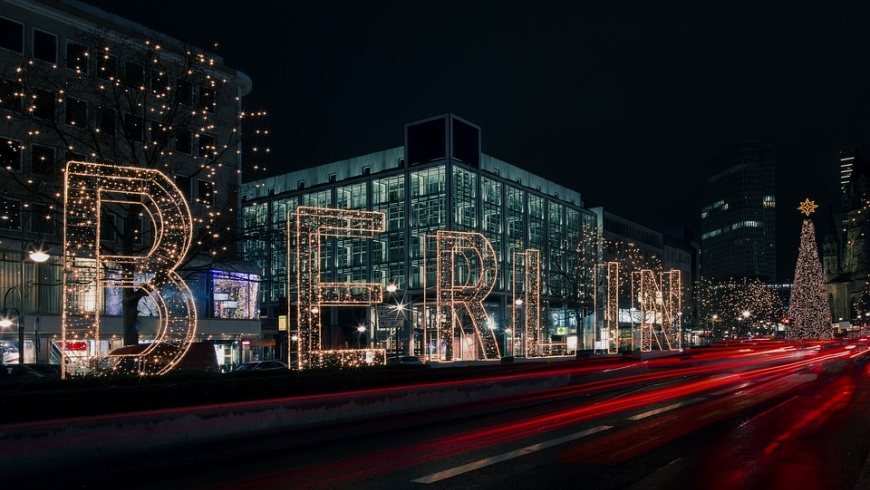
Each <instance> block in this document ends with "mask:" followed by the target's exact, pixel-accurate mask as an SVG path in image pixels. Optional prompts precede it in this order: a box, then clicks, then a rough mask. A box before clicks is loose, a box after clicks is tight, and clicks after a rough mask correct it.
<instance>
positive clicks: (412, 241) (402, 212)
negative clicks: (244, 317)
mask: <svg viewBox="0 0 870 490" xmlns="http://www.w3.org/2000/svg"><path fill="white" fill-rule="evenodd" d="M242 205H243V227H244V228H245V231H246V233H245V235H246V236H247V237H248V240H247V241H246V242H245V244H244V248H245V253H246V256H247V257H248V259H249V260H250V261H251V262H252V263H254V264H255V265H257V266H259V267H260V268H261V270H262V280H263V282H262V286H261V288H260V295H261V297H260V304H261V316H262V318H263V319H264V323H263V331H264V333H266V332H269V331H272V330H275V331H276V332H281V331H286V330H287V329H288V328H289V330H290V331H292V323H293V321H294V320H293V311H292V308H293V307H292V304H293V298H294V296H293V295H294V292H293V291H292V289H291V288H290V287H289V286H288V281H290V280H292V271H290V270H288V267H294V264H292V263H291V262H289V261H288V236H287V219H288V213H290V212H292V211H293V209H295V208H296V207H297V206H318V207H329V208H341V209H354V210H366V211H379V212H382V213H384V215H385V218H386V220H385V221H386V232H384V233H380V234H378V235H376V236H375V237H374V238H373V239H371V240H360V239H344V238H340V237H336V238H329V239H326V240H324V244H323V246H322V249H321V251H320V260H321V273H322V274H323V276H324V277H323V280H324V281H330V282H337V281H340V282H380V283H382V284H384V285H387V284H395V285H397V287H398V288H399V289H398V291H397V292H396V293H394V294H392V295H389V296H390V297H388V298H386V300H385V302H386V303H390V302H399V303H402V304H404V305H408V306H409V307H410V308H408V310H407V311H408V312H410V313H409V314H408V315H407V316H406V317H405V318H403V321H402V322H399V323H401V325H398V324H396V325H394V323H395V322H390V321H389V318H388V316H389V312H390V311H395V310H396V309H395V308H393V309H389V308H386V309H385V308H362V309H360V308H357V309H354V308H332V309H330V310H331V311H329V312H325V314H324V315H323V317H322V318H323V325H322V328H323V336H324V339H323V345H324V347H327V346H331V347H337V348H347V347H353V346H355V345H358V344H357V342H363V343H364V344H365V345H370V346H379V347H384V348H387V349H392V348H397V350H398V349H401V350H403V351H404V352H407V353H409V354H417V355H423V354H428V353H430V352H427V351H429V350H434V349H435V348H436V347H435V346H434V345H428V344H427V342H431V340H425V339H432V338H433V337H431V336H427V335H426V332H424V331H423V328H424V325H427V322H425V321H423V315H424V314H432V313H431V312H430V311H429V309H428V308H425V307H424V305H423V298H424V288H427V287H428V288H430V289H431V288H433V287H434V285H435V284H436V263H437V262H436V260H435V259H434V252H435V250H434V248H435V247H434V245H433V243H434V242H433V235H434V234H435V233H436V232H437V231H439V230H450V231H458V232H477V233H481V234H482V235H483V236H485V237H486V239H487V240H488V241H489V242H490V243H491V244H492V247H493V249H494V251H495V254H496V257H497V263H498V271H497V279H496V283H495V286H494V288H493V291H492V292H491V293H490V295H489V297H488V298H487V299H486V300H485V302H484V306H485V308H486V309H487V311H488V313H489V318H490V321H491V323H492V324H491V326H490V328H492V329H494V331H495V332H496V337H497V338H498V340H499V342H501V343H502V345H503V346H502V352H503V353H506V354H508V355H510V354H512V353H513V351H514V345H513V344H514V342H515V341H516V339H518V338H519V337H518V336H517V335H512V333H511V332H512V326H513V325H512V320H511V319H512V315H513V313H514V312H513V311H512V308H513V307H514V304H513V299H512V298H513V291H512V289H511V288H512V287H513V284H514V282H513V277H512V271H513V261H514V254H515V253H522V252H524V251H525V250H527V249H537V250H540V251H541V262H542V270H541V277H542V280H541V295H542V296H541V299H542V305H543V310H544V311H543V312H542V319H543V329H544V331H545V332H546V335H547V337H546V338H547V341H548V342H552V343H553V345H564V344H565V343H567V341H568V338H569V337H572V336H574V337H575V338H576V335H577V328H578V324H579V318H578V316H579V314H580V311H581V309H580V307H579V302H578V300H579V298H578V296H579V293H578V291H579V287H578V285H577V283H576V282H577V281H576V280H575V279H576V277H575V273H576V272H575V271H576V269H577V261H578V252H577V247H578V244H579V243H580V241H581V239H582V231H581V230H583V229H591V228H594V227H595V223H596V217H595V214H594V213H591V212H590V211H588V210H587V209H585V208H584V205H583V201H582V200H581V197H580V194H579V193H578V192H576V191H573V190H569V189H567V188H565V187H563V186H561V185H558V184H556V183H553V182H550V181H547V180H545V179H543V178H541V177H538V176H536V175H534V174H532V173H529V172H527V171H525V170H522V169H520V168H518V167H515V166H513V165H510V164H508V163H506V162H503V161H500V160H498V159H496V158H493V157H491V156H489V155H485V154H483V153H481V152H480V128H478V127H477V126H475V125H473V124H471V123H469V122H467V121H465V120H462V119H461V118H459V117H456V116H454V115H452V114H446V115H442V116H437V117H433V118H430V119H426V120H423V121H419V122H415V123H411V124H408V125H406V126H405V144H404V146H402V147H398V148H392V149H388V150H384V151H381V152H377V153H372V154H369V155H364V156H360V157H356V158H352V159H349V160H345V161H341V162H335V163H330V164H325V165H321V166H318V167H314V168H310V169H305V170H300V171H296V172H292V173H288V174H284V175H279V176H275V177H271V178H266V179H262V180H257V181H252V182H248V183H246V184H243V188H242ZM584 227H585V228H584ZM288 305H289V307H288ZM377 311H381V314H378V313H377ZM432 324H434V322H432V323H429V325H432ZM360 326H363V327H364V329H360V328H359V327H360ZM385 327H386V328H385ZM391 329H392V330H391ZM396 329H398V330H396ZM361 330H364V332H362V331H361ZM514 333H517V332H514ZM291 341H292V336H291ZM560 348H562V347H560ZM474 356H475V354H474V353H473V352H467V353H460V354H459V358H465V359H468V358H473V357H474Z"/></svg>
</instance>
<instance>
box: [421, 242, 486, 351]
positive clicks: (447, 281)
mask: <svg viewBox="0 0 870 490" xmlns="http://www.w3.org/2000/svg"><path fill="white" fill-rule="evenodd" d="M435 242H436V253H437V271H438V272H437V274H438V285H437V293H436V295H437V299H436V301H437V305H436V308H437V310H438V313H439V316H441V318H443V319H444V320H445V321H444V322H442V323H439V325H438V330H439V331H438V338H439V339H440V341H441V342H442V343H443V345H445V346H446V348H447V352H446V360H448V361H450V360H453V337H454V328H458V329H459V330H460V335H462V336H463V337H464V335H465V333H466V332H467V330H469V329H470V330H471V332H473V333H475V334H476V335H474V337H475V338H477V340H478V343H479V347H480V348H481V350H482V351H483V358H484V359H498V358H499V357H500V355H499V348H498V342H496V338H495V333H494V332H493V330H492V329H491V328H489V326H488V322H487V320H488V315H487V313H486V309H485V308H484V306H483V300H484V298H486V297H487V295H489V293H490V292H491V291H492V288H493V286H495V281H496V277H497V274H498V269H497V267H496V265H497V262H496V255H495V251H494V250H493V248H492V245H491V244H490V243H489V240H487V239H486V237H484V236H483V235H482V234H480V233H470V232H458V231H437V232H436V233H435Z"/></svg>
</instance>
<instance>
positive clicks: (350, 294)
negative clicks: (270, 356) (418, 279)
mask: <svg viewBox="0 0 870 490" xmlns="http://www.w3.org/2000/svg"><path fill="white" fill-rule="evenodd" d="M287 229H288V230H293V231H292V233H288V239H289V243H288V247H287V249H288V250H294V254H293V255H290V256H289V257H288V259H289V263H288V270H290V271H293V272H294V273H295V276H296V278H295V279H296V289H297V291H298V293H297V294H298V297H297V308H296V315H297V329H298V331H297V337H298V341H297V342H296V343H295V344H296V349H297V354H298V357H297V358H298V359H299V363H298V368H299V369H306V368H308V367H312V366H324V365H330V364H332V363H333V362H338V363H339V364H342V362H343V361H342V359H358V356H360V355H364V354H361V353H360V352H361V351H360V350H359V349H357V350H356V351H355V353H348V354H347V355H345V354H341V355H339V354H337V352H340V351H323V350H322V349H321V345H320V339H321V327H320V316H321V313H322V310H323V306H348V305H350V306H363V305H372V304H377V303H380V302H382V301H383V289H382V287H381V284H380V283H361V282H324V281H322V276H321V267H320V264H321V253H320V250H321V243H322V238H323V237H325V236H333V237H342V238H347V237H354V236H355V237H368V238H371V237H373V236H375V235H376V234H378V233H383V232H384V231H386V220H385V216H384V213H381V212H378V211H358V210H352V209H332V208H320V207H312V206H300V207H297V208H296V209H295V210H293V211H292V212H290V213H289V215H288V226H287ZM294 241H295V243H294ZM294 255H295V257H294ZM294 259H295V263H294ZM293 348H294V345H293V343H292V342H291V343H290V344H289V349H290V353H291V357H290V358H292V349H293ZM327 352H329V353H330V354H327ZM385 356H386V354H384V357H383V358H384V359H385V358H386V357H385ZM327 358H329V359H332V360H329V361H327V360H326V359H327ZM375 358H380V357H379V356H378V355H375ZM356 362H358V361H357V360H354V361H352V362H351V364H354V363H356Z"/></svg>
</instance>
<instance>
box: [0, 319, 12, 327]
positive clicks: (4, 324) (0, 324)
mask: <svg viewBox="0 0 870 490" xmlns="http://www.w3.org/2000/svg"><path fill="white" fill-rule="evenodd" d="M11 326H12V320H10V319H8V318H4V319H2V320H0V327H3V328H8V327H11Z"/></svg>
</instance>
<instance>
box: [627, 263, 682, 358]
mask: <svg viewBox="0 0 870 490" xmlns="http://www.w3.org/2000/svg"><path fill="white" fill-rule="evenodd" d="M658 276H659V280H658V281H657V280H656V273H655V272H653V271H652V270H649V269H643V270H640V271H633V272H632V284H633V287H632V289H633V294H632V296H633V298H634V303H635V304H637V305H638V306H639V309H640V318H641V323H640V350H641V352H650V351H652V347H653V342H655V344H656V346H657V347H658V349H659V350H680V349H681V347H682V346H681V338H680V329H681V327H680V309H681V308H682V304H681V299H680V298H681V294H680V287H681V283H680V271H679V270H670V271H666V272H662V273H660V274H658ZM657 329H658V330H657ZM657 331H658V333H660V335H656V332H657ZM662 341H664V343H663V342H662Z"/></svg>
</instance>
